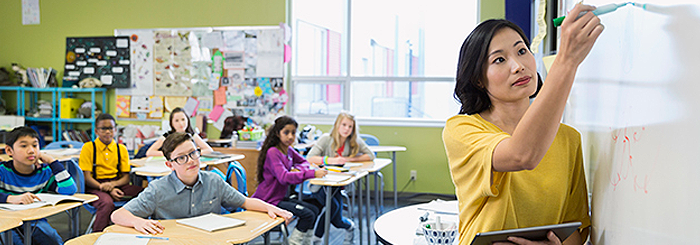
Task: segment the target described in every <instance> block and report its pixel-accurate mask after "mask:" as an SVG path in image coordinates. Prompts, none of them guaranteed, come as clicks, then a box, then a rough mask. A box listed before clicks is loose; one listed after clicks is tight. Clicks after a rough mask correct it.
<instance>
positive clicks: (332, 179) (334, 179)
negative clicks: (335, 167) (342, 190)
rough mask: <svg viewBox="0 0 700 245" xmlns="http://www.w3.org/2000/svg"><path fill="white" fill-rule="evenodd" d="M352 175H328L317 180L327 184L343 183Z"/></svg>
mask: <svg viewBox="0 0 700 245" xmlns="http://www.w3.org/2000/svg"><path fill="white" fill-rule="evenodd" d="M350 177H352V175H349V174H330V173H329V174H326V176H324V177H323V178H316V179H317V180H321V181H326V182H341V181H343V180H346V179H349V178H350Z"/></svg>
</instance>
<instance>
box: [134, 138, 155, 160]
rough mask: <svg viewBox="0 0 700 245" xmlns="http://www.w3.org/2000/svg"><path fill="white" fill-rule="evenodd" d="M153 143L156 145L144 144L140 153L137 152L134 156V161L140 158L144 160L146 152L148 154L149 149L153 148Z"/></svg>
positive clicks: (151, 143)
mask: <svg viewBox="0 0 700 245" xmlns="http://www.w3.org/2000/svg"><path fill="white" fill-rule="evenodd" d="M153 143H156V141H155V140H154V141H151V142H150V143H146V144H144V145H143V146H142V147H140V148H139V151H138V152H136V155H134V159H139V158H144V157H146V152H148V148H151V146H152V145H153Z"/></svg>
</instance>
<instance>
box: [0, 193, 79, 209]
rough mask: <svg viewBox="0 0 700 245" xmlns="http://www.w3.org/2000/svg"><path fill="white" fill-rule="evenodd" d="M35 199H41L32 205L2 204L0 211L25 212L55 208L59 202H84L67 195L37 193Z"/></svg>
mask: <svg viewBox="0 0 700 245" xmlns="http://www.w3.org/2000/svg"><path fill="white" fill-rule="evenodd" d="M36 196H37V197H39V198H40V199H41V201H39V200H35V201H34V202H33V203H30V204H10V203H2V204H0V209H5V210H11V211H18V210H26V209H31V208H39V207H43V206H55V205H56V204H58V203H60V202H69V201H71V202H83V201H85V200H83V199H80V198H77V197H74V196H67V195H60V194H49V193H39V194H36Z"/></svg>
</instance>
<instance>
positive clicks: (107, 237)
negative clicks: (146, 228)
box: [95, 233, 151, 245]
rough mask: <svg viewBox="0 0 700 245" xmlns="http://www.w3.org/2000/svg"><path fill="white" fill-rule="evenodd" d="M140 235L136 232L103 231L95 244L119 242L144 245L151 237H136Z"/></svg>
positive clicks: (107, 244)
mask: <svg viewBox="0 0 700 245" xmlns="http://www.w3.org/2000/svg"><path fill="white" fill-rule="evenodd" d="M136 236H140V235H138V234H124V233H104V234H102V235H101V236H100V237H99V238H97V241H95V244H96V245H97V244H99V245H112V244H114V245H121V244H134V245H146V244H148V241H150V240H151V239H148V238H137V237H136Z"/></svg>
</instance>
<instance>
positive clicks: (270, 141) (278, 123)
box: [258, 116, 299, 183]
mask: <svg viewBox="0 0 700 245" xmlns="http://www.w3.org/2000/svg"><path fill="white" fill-rule="evenodd" d="M290 124H291V125H294V127H295V128H298V127H299V124H298V123H297V121H296V120H294V118H292V117H290V116H281V117H278V118H277V119H275V124H273V125H272V126H271V127H270V128H268V129H267V136H266V137H265V141H264V142H263V145H262V147H261V148H260V155H259V156H258V183H260V182H262V181H263V180H264V178H263V171H264V166H265V158H267V150H268V149H270V148H272V147H275V146H277V145H279V144H280V142H282V140H280V136H279V133H280V131H282V129H283V128H284V127H285V126H287V125H290Z"/></svg>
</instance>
